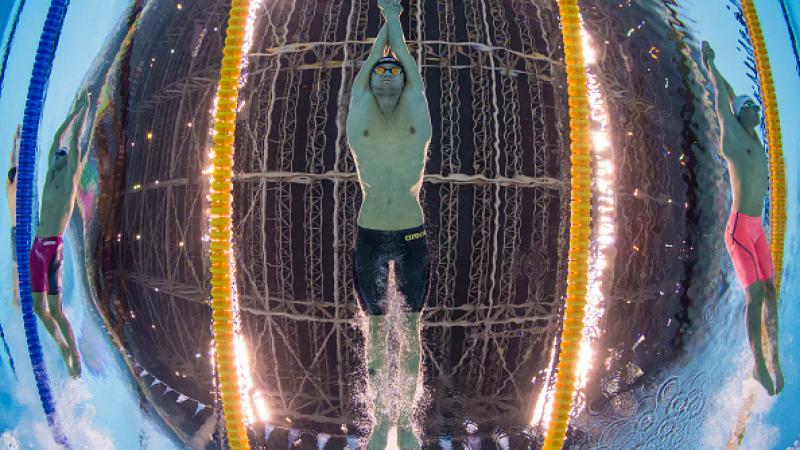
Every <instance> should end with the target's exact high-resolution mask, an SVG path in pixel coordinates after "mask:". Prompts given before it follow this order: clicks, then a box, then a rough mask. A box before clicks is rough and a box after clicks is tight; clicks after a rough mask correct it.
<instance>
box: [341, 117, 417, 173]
mask: <svg viewBox="0 0 800 450" xmlns="http://www.w3.org/2000/svg"><path fill="white" fill-rule="evenodd" d="M370 110H371V108H369V109H365V110H362V111H360V112H356V113H355V114H351V116H350V118H349V121H348V122H349V123H348V127H347V131H348V142H349V143H350V146H351V148H352V149H353V152H354V153H355V154H356V158H357V159H358V161H357V162H358V163H359V164H360V165H362V164H364V163H369V162H375V163H377V162H379V161H380V162H382V163H384V164H388V163H391V164H394V163H401V164H402V163H403V162H408V163H411V164H412V165H415V166H416V165H418V164H421V163H422V160H423V159H424V158H425V152H426V150H427V147H428V144H429V142H430V125H429V124H426V123H425V122H424V121H423V120H424V119H423V120H420V118H415V117H414V116H413V115H411V114H403V113H402V112H398V111H396V112H395V115H394V117H392V118H391V119H389V120H387V119H385V118H383V117H379V116H377V115H380V114H381V112H380V111H372V114H370V112H369V111H370ZM426 118H427V117H426ZM415 163H418V164H415Z"/></svg>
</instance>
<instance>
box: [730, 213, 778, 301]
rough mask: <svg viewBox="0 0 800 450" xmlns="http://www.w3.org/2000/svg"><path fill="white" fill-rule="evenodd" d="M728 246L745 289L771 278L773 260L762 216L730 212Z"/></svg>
mask: <svg viewBox="0 0 800 450" xmlns="http://www.w3.org/2000/svg"><path fill="white" fill-rule="evenodd" d="M725 246H726V247H727V248H728V253H730V255H731V260H732V261H733V268H734V270H736V276H737V278H739V282H740V283H741V284H742V286H743V287H745V288H747V287H749V286H750V285H751V284H753V283H755V282H756V281H759V280H769V279H770V278H772V257H771V256H770V253H769V244H768V243H767V237H766V235H765V234H764V227H763V226H762V225H761V217H760V216H748V215H746V214H742V213H739V212H736V211H733V212H731V217H730V219H728V226H727V227H725Z"/></svg>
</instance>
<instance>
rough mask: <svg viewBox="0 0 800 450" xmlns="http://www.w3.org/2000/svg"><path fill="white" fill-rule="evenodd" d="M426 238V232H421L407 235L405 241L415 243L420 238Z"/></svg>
mask: <svg viewBox="0 0 800 450" xmlns="http://www.w3.org/2000/svg"><path fill="white" fill-rule="evenodd" d="M424 236H425V232H424V231H419V232H417V233H411V234H407V235H406V236H405V240H406V241H413V240H414V239H419V238H421V237H424Z"/></svg>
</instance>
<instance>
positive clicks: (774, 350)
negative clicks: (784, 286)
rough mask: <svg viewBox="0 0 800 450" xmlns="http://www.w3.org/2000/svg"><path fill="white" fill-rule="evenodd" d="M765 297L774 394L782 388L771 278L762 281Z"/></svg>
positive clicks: (776, 314)
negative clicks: (773, 376) (773, 375)
mask: <svg viewBox="0 0 800 450" xmlns="http://www.w3.org/2000/svg"><path fill="white" fill-rule="evenodd" d="M764 288H765V289H766V298H765V300H764V302H765V304H764V316H765V322H766V326H767V336H768V337H769V352H770V355H771V357H772V358H771V359H772V371H773V372H774V374H775V394H780V392H781V391H782V390H783V373H782V372H781V363H780V357H779V353H780V351H779V346H778V301H777V295H776V292H775V284H774V283H773V282H772V279H771V278H770V279H769V280H766V281H765V282H764Z"/></svg>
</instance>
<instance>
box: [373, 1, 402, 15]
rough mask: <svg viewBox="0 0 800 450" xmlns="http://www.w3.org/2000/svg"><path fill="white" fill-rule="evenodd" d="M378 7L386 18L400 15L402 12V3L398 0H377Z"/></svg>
mask: <svg viewBox="0 0 800 450" xmlns="http://www.w3.org/2000/svg"><path fill="white" fill-rule="evenodd" d="M378 8H380V9H381V11H383V16H384V17H386V18H388V17H391V16H396V17H400V14H402V13H403V5H401V4H400V0H378Z"/></svg>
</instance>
